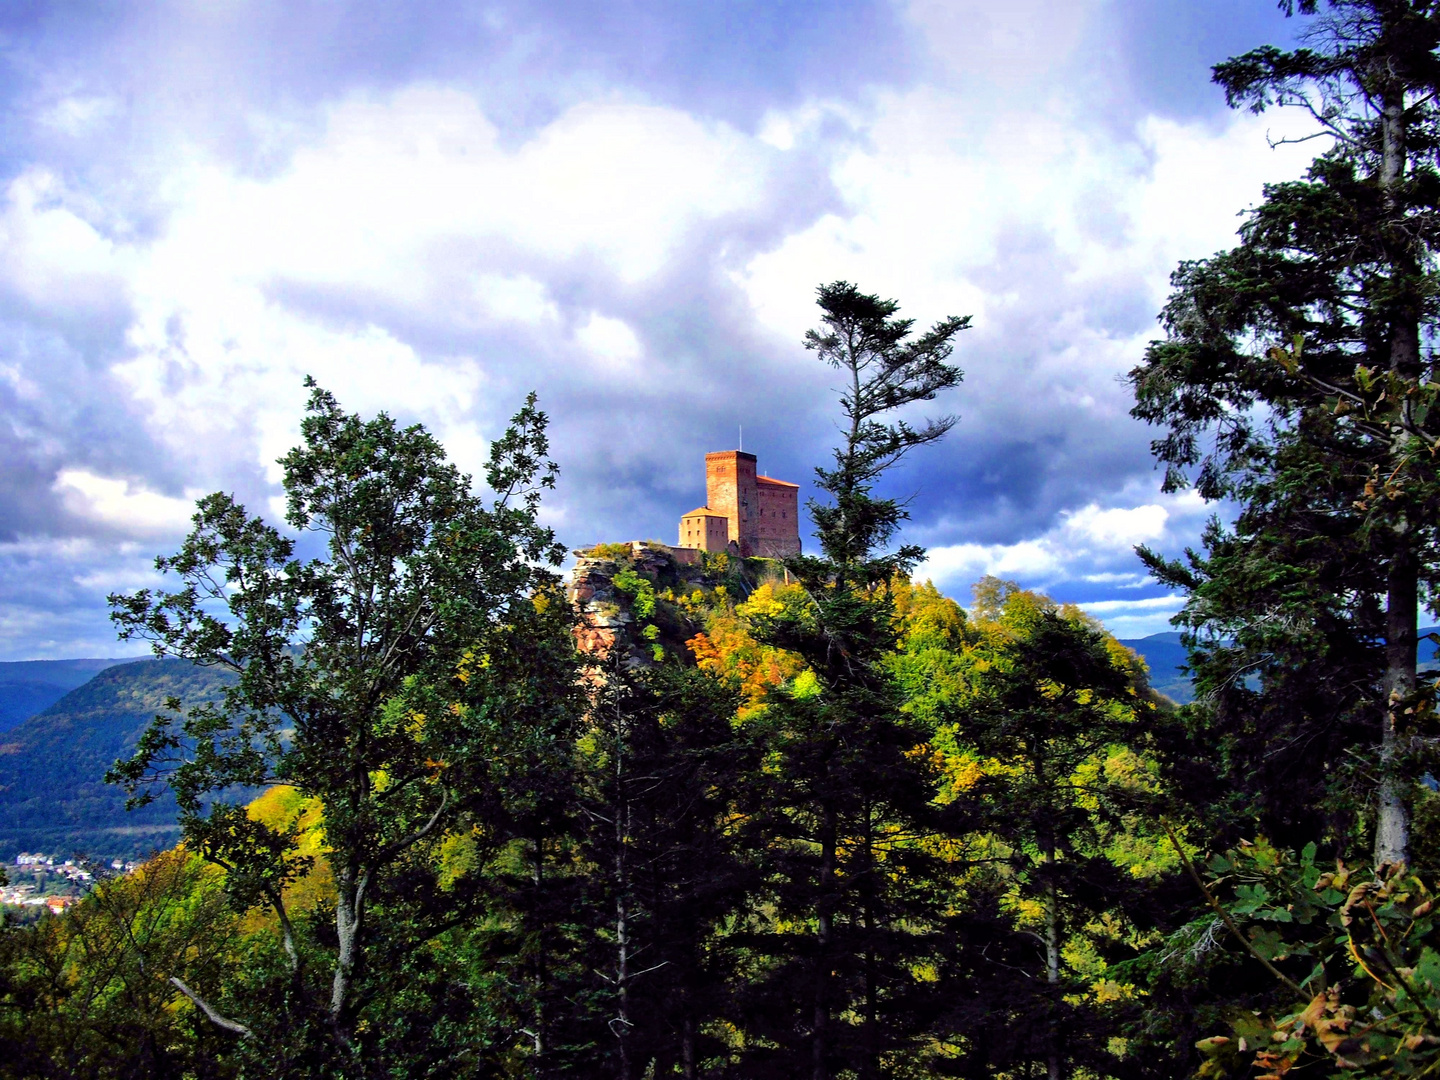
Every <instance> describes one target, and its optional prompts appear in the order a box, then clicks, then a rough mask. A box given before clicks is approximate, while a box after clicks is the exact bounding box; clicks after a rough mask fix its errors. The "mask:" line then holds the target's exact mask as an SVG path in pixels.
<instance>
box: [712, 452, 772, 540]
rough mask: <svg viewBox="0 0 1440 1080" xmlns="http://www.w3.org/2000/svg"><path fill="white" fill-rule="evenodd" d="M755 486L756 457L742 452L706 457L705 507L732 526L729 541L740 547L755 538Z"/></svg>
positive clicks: (756, 517)
mask: <svg viewBox="0 0 1440 1080" xmlns="http://www.w3.org/2000/svg"><path fill="white" fill-rule="evenodd" d="M755 488H756V484H755V455H754V454H747V453H745V451H743V450H721V451H718V452H716V453H713V454H706V455H705V505H706V506H708V507H709V508H710V509H711V510H713V511H715V513H717V514H723V515H724V516H725V518H726V520H727V521H728V522H729V527H730V536H729V539H731V540H734V541H736V542H737V543H738V544H739V545H740V552H741V554H749V552H747V551H746V550H745V545H746V541H747V540H749V539H752V538H753V537H754V535H755V523H756V522H757V521H758V520H759V509H760V507H759V497H758V496H757V494H756V490H755Z"/></svg>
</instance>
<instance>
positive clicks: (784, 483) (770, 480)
mask: <svg viewBox="0 0 1440 1080" xmlns="http://www.w3.org/2000/svg"><path fill="white" fill-rule="evenodd" d="M755 483H757V484H774V485H775V486H776V487H793V488H798V487H799V486H800V485H799V484H792V483H790V481H789V480H776V479H775V478H774V477H770V476H757V477H755Z"/></svg>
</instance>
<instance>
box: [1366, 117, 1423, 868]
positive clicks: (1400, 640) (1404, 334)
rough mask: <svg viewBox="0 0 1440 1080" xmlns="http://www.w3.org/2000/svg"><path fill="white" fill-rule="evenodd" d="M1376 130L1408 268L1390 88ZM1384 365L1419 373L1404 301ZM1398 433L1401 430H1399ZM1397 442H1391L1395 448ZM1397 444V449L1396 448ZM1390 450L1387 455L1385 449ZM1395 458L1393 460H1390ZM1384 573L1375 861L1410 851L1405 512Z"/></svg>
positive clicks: (1414, 575)
mask: <svg viewBox="0 0 1440 1080" xmlns="http://www.w3.org/2000/svg"><path fill="white" fill-rule="evenodd" d="M1381 131H1382V137H1383V146H1382V159H1381V170H1380V191H1381V198H1382V200H1383V203H1384V208H1385V216H1386V218H1387V219H1388V221H1387V226H1388V228H1389V229H1390V230H1391V235H1388V236H1386V237H1385V238H1384V239H1385V242H1386V244H1387V246H1389V247H1390V248H1391V250H1392V254H1391V265H1392V273H1395V274H1405V275H1411V274H1413V273H1414V270H1415V267H1414V265H1413V263H1414V259H1413V257H1412V256H1411V255H1410V253H1409V250H1408V246H1407V244H1406V242H1405V240H1404V239H1403V235H1402V234H1401V233H1400V229H1399V225H1400V221H1399V218H1400V212H1399V209H1398V200H1397V198H1396V192H1397V191H1398V189H1399V187H1400V185H1401V184H1402V183H1403V182H1404V179H1405V163H1406V154H1407V145H1406V144H1407V136H1408V132H1407V131H1406V118H1405V94H1404V91H1403V90H1398V89H1396V90H1391V91H1389V92H1387V93H1386V94H1385V95H1384V98H1383V101H1382V107H1381ZM1390 368H1391V370H1392V371H1394V372H1396V373H1397V374H1398V375H1400V376H1401V377H1403V378H1406V379H1415V378H1418V377H1419V375H1420V327H1419V313H1418V312H1417V311H1415V310H1413V308H1412V307H1411V306H1410V305H1406V306H1404V307H1402V308H1400V309H1399V310H1397V311H1396V312H1395V313H1394V314H1393V315H1392V322H1391V329H1390ZM1402 439H1403V436H1402ZM1397 449H1398V448H1397ZM1402 452H1403V451H1402ZM1392 456H1394V455H1392ZM1397 464H1398V462H1397ZM1392 543H1393V548H1394V550H1393V551H1392V553H1391V564H1390V573H1389V580H1388V582H1387V588H1386V598H1385V678H1384V681H1383V683H1382V689H1383V693H1384V695H1385V713H1384V718H1383V720H1382V721H1381V723H1382V728H1381V732H1380V784H1379V790H1378V792H1377V796H1378V797H1377V803H1378V806H1377V810H1376V820H1375V863H1376V865H1377V866H1380V865H1384V864H1386V863H1403V862H1407V861H1408V859H1409V848H1410V822H1409V811H1408V808H1407V806H1406V805H1405V799H1404V794H1403V792H1402V790H1401V783H1400V778H1399V777H1398V776H1397V775H1396V769H1397V766H1398V760H1397V758H1398V751H1399V728H1400V721H1401V717H1402V716H1403V714H1404V709H1405V703H1406V701H1407V700H1408V699H1410V698H1411V697H1412V696H1413V695H1414V693H1415V686H1416V662H1417V657H1416V621H1417V616H1418V613H1419V611H1418V593H1419V568H1418V564H1417V560H1416V556H1415V550H1414V546H1415V541H1414V539H1413V529H1411V528H1409V527H1408V522H1407V521H1406V520H1405V518H1404V517H1402V518H1401V519H1400V521H1399V522H1398V523H1396V524H1395V525H1393V526H1392Z"/></svg>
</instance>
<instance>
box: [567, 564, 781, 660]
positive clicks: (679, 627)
mask: <svg viewBox="0 0 1440 1080" xmlns="http://www.w3.org/2000/svg"><path fill="white" fill-rule="evenodd" d="M707 558H708V557H707ZM707 558H702V557H701V554H700V552H698V551H695V550H694V549H692V548H672V547H670V546H669V545H667V544H661V543H656V542H654V541H646V540H636V541H632V542H630V543H628V544H601V545H599V546H597V547H594V548H590V549H584V550H580V551H576V552H575V559H576V562H575V566H574V568H573V569H572V570H571V571H570V578H569V583H568V584H567V586H566V594H567V596H568V597H569V600H570V603H571V605H572V606H573V607H574V609H575V612H576V614H577V615H578V616H579V620H578V626H577V627H576V630H575V644H576V647H577V648H578V649H579V650H580V652H581V653H583V654H584V655H586V656H588V657H590V658H592V659H594V660H603V659H605V658H606V657H608V656H610V655H611V654H612V651H613V650H615V649H617V648H618V649H622V650H623V655H622V659H621V662H622V663H623V664H624V665H625V666H626V667H628V668H632V669H633V668H649V667H653V666H655V664H657V663H659V662H661V661H662V659H663V658H665V657H669V658H672V659H676V660H679V661H680V662H681V663H690V662H693V660H692V658H691V655H690V652H689V650H688V648H687V647H686V642H687V641H689V640H690V638H692V637H693V636H694V635H695V634H697V633H699V632H700V630H701V629H703V627H702V626H700V625H699V624H697V623H696V622H695V621H694V617H693V614H690V613H687V612H685V611H683V610H682V609H681V606H680V605H677V604H676V603H674V598H675V596H676V595H677V594H679V595H690V594H691V593H693V592H694V591H695V590H697V589H699V590H702V591H706V592H708V591H709V590H712V589H714V588H716V587H717V586H719V585H722V584H723V585H724V586H725V587H726V589H727V590H729V594H730V595H731V596H734V597H737V598H740V597H744V596H748V595H749V593H750V590H751V589H752V588H753V587H754V586H755V584H756V583H757V582H758V580H759V579H760V578H761V577H762V576H772V577H773V576H774V575H775V573H776V570H777V569H783V568H779V567H778V564H775V563H773V562H770V561H768V560H761V559H748V560H747V559H741V558H739V557H738V556H733V557H731V558H730V559H728V560H727V559H725V558H723V557H722V558H721V559H720V562H719V565H716V564H715V562H714V561H713V560H709V561H708V563H707ZM767 568H768V569H767ZM625 570H629V571H632V572H634V574H636V575H637V576H638V577H639V578H641V579H644V582H645V584H644V585H643V586H642V587H641V590H640V591H643V592H645V593H646V594H647V597H648V606H639V607H637V604H638V601H639V595H638V593H637V592H636V590H635V583H634V580H633V579H629V578H627V579H626V580H627V582H628V584H629V586H630V591H626V590H622V589H620V588H618V587H617V586H616V585H615V578H616V575H618V574H620V573H621V572H622V571H625ZM667 597H668V598H669V599H668V600H667V599H666V598H667ZM640 612H645V614H644V615H643V617H641V616H640V615H639V613H640Z"/></svg>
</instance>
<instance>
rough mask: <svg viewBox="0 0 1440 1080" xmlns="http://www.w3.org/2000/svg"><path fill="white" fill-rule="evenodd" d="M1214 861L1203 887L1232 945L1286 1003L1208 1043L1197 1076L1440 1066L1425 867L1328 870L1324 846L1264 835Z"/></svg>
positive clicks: (1371, 1072)
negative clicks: (1289, 845) (1283, 842)
mask: <svg viewBox="0 0 1440 1080" xmlns="http://www.w3.org/2000/svg"><path fill="white" fill-rule="evenodd" d="M1207 868H1208V870H1209V875H1208V879H1209V880H1208V882H1207V883H1206V884H1205V885H1204V886H1203V887H1204V888H1205V889H1206V893H1207V896H1209V897H1210V898H1211V899H1212V901H1213V902H1214V903H1215V906H1216V909H1217V911H1218V912H1219V913H1220V915H1221V917H1222V919H1224V920H1225V922H1226V924H1227V928H1228V929H1229V931H1230V934H1231V942H1230V943H1231V947H1232V948H1235V949H1243V951H1244V952H1246V953H1248V954H1249V956H1250V958H1251V959H1252V960H1253V961H1256V962H1258V964H1259V965H1262V966H1264V967H1265V968H1266V974H1267V976H1268V977H1271V978H1273V979H1274V980H1275V983H1276V985H1277V988H1283V989H1282V990H1281V993H1282V995H1283V996H1282V998H1281V1000H1282V1001H1283V1002H1285V1003H1286V1004H1281V1005H1278V1006H1277V1007H1276V1008H1274V1009H1273V1010H1271V1011H1267V1012H1263V1013H1259V1014H1256V1013H1251V1014H1247V1015H1245V1016H1243V1017H1237V1018H1236V1020H1235V1021H1234V1022H1233V1023H1232V1030H1231V1034H1229V1035H1211V1036H1209V1037H1207V1038H1205V1039H1203V1040H1201V1041H1200V1042H1199V1043H1198V1048H1199V1050H1200V1051H1201V1053H1202V1055H1203V1056H1204V1059H1205V1060H1204V1064H1203V1065H1202V1066H1201V1069H1200V1072H1199V1075H1200V1076H1202V1077H1217V1078H1218V1077H1230V1076H1234V1077H1239V1076H1248V1075H1252V1070H1259V1069H1263V1070H1265V1072H1266V1073H1267V1074H1268V1075H1284V1074H1286V1073H1287V1072H1289V1071H1291V1070H1298V1069H1302V1068H1307V1067H1308V1068H1310V1069H1316V1068H1318V1069H1321V1070H1324V1072H1325V1075H1328V1076H1332V1077H1335V1078H1337V1080H1339V1078H1344V1080H1352V1078H1359V1077H1368V1076H1423V1075H1427V1074H1428V1073H1430V1072H1433V1071H1434V1069H1435V1068H1436V1067H1437V1066H1440V927H1437V918H1436V911H1435V907H1436V902H1435V897H1434V894H1433V893H1432V891H1431V889H1430V888H1429V887H1428V885H1427V883H1426V882H1425V881H1423V880H1422V879H1421V878H1420V877H1419V876H1418V875H1415V874H1413V873H1411V872H1409V871H1407V870H1406V869H1405V868H1404V867H1401V866H1394V867H1387V868H1384V869H1382V870H1381V871H1380V872H1378V873H1377V872H1374V871H1369V870H1354V869H1351V868H1349V867H1347V866H1346V865H1345V864H1344V863H1336V864H1335V869H1334V870H1324V869H1323V868H1322V867H1321V866H1319V865H1317V862H1316V854H1315V845H1313V844H1310V845H1307V846H1306V847H1305V849H1304V850H1302V851H1300V852H1299V853H1296V852H1293V851H1289V850H1281V849H1277V848H1275V847H1273V846H1272V845H1270V844H1269V843H1268V842H1266V841H1264V840H1263V839H1262V840H1257V841H1256V842H1255V843H1253V844H1245V845H1242V846H1241V847H1239V848H1238V849H1234V850H1232V851H1229V852H1226V853H1225V854H1223V855H1217V856H1214V857H1213V858H1212V859H1211V860H1210V861H1209V863H1208V866H1207ZM1220 898H1224V899H1225V901H1226V902H1225V903H1224V904H1223V906H1222V904H1221V900H1220ZM1287 1005H1288V1008H1287Z"/></svg>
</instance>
